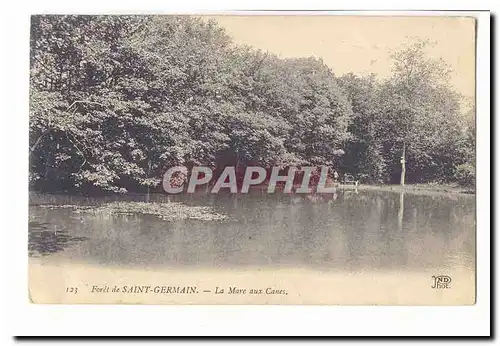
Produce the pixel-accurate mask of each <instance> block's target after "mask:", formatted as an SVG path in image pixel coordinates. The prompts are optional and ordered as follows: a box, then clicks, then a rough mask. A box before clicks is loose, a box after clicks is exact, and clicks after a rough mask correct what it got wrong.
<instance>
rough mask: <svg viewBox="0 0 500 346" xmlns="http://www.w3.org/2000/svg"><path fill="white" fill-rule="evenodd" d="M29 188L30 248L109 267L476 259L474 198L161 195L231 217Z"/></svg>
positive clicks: (392, 264) (401, 264) (362, 265)
mask: <svg viewBox="0 0 500 346" xmlns="http://www.w3.org/2000/svg"><path fill="white" fill-rule="evenodd" d="M145 198H146V197H145V196H140V195H136V196H119V197H118V196H117V197H102V198H86V197H71V196H59V195H35V194H32V195H31V196H30V227H29V253H30V256H31V257H37V258H39V259H41V260H43V261H48V262H51V261H52V262H58V263H69V262H72V261H74V262H78V263H82V262H83V263H88V264H89V265H94V266H102V267H111V266H113V267H115V266H120V267H130V268H158V267H160V268H162V267H163V268H180V269H182V268H186V269H187V268H218V269H225V268H228V269H232V268H245V267H269V268H307V269H313V270H323V271H324V270H327V271H328V270H342V271H349V272H364V271H372V272H373V271H388V270H397V271H400V270H408V271H421V270H434V269H449V270H453V269H455V268H463V269H467V270H474V266H475V198H474V196H473V195H463V194H429V195H425V194H411V193H404V194H403V193H400V192H387V191H354V190H344V191H342V190H339V191H338V192H337V193H336V194H334V195H330V196H329V197H328V198H321V197H318V196H309V197H307V196H300V195H295V196H292V195H282V194H275V195H266V194H262V193H259V192H257V193H251V194H248V195H220V194H219V195H180V196H174V197H172V196H171V197H168V196H166V195H153V196H151V198H150V200H151V201H154V202H162V203H168V202H169V201H181V202H183V203H186V204H188V205H190V206H210V207H212V208H213V210H214V211H215V212H217V213H220V214H223V215H227V218H226V219H224V220H212V221H205V220H203V221H202V220H190V219H188V220H177V221H165V220H161V219H158V218H157V217H155V216H154V215H143V214H127V215H111V214H89V213H82V212H79V210H78V209H77V208H70V207H63V208H53V207H48V206H49V205H50V206H57V205H58V206H71V205H73V206H74V205H81V206H89V205H97V206H102V205H106V203H109V202H112V201H115V200H120V201H144V200H145Z"/></svg>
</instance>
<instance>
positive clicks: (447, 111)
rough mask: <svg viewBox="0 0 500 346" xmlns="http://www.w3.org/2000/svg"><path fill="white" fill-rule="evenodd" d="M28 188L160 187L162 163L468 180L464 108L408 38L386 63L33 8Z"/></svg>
mask: <svg viewBox="0 0 500 346" xmlns="http://www.w3.org/2000/svg"><path fill="white" fill-rule="evenodd" d="M30 40H31V42H30V122H29V140H30V143H29V150H30V152H29V155H30V172H29V173H30V174H29V182H30V188H31V189H35V190H42V191H74V192H85V193H91V192H95V193H97V192H144V191H150V190H151V191H156V190H158V191H161V182H162V177H163V174H164V173H165V171H166V170H167V169H168V168H169V167H172V166H178V165H182V166H186V167H193V166H195V165H202V166H207V167H213V168H214V169H216V170H217V169H223V168H224V167H226V166H235V167H237V170H239V169H240V168H241V169H242V170H244V167H245V166H250V165H252V166H260V167H264V168H270V167H273V166H278V167H283V168H286V167H301V166H319V165H327V166H329V167H333V168H334V169H336V170H337V171H338V172H340V173H341V174H345V173H349V174H352V175H354V176H356V177H357V178H358V179H359V180H360V182H361V183H363V184H399V183H400V176H401V170H402V168H401V158H402V156H404V158H405V162H406V182H407V183H408V184H414V183H438V184H441V183H442V184H448V183H452V184H459V185H461V186H467V187H474V184H475V116H474V113H475V110H474V107H473V106H471V105H468V106H467V102H466V100H465V98H464V97H463V96H462V95H460V94H459V93H457V92H456V91H455V90H454V89H453V87H452V86H451V84H450V79H449V77H450V73H451V72H452V71H451V69H450V67H449V66H448V65H447V64H446V63H445V62H444V61H443V60H440V59H434V58H431V57H429V56H428V55H427V54H426V49H427V48H428V46H429V45H432V42H428V41H422V40H415V41H411V42H408V44H407V45H405V46H404V47H401V49H400V50H397V51H395V52H393V54H392V66H393V69H392V74H391V75H390V76H389V77H386V78H381V77H379V76H377V75H374V74H372V75H367V76H359V75H355V74H353V73H349V74H346V75H336V74H335V71H332V69H331V68H329V67H328V66H327V65H325V64H324V62H323V61H322V60H321V59H319V58H314V57H303V58H279V57H278V56H276V55H275V54H272V53H269V52H265V51H261V50H258V49H255V48H253V47H249V46H243V45H239V44H236V43H235V42H234V41H233V40H232V39H231V37H230V36H229V34H228V33H227V32H226V31H225V30H224V29H223V28H222V27H220V26H219V25H218V24H217V23H216V22H215V21H212V20H207V19H203V18H197V17H190V16H52V15H43V16H32V19H31V37H30Z"/></svg>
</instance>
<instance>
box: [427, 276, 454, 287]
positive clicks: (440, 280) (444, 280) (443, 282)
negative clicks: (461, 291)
mask: <svg viewBox="0 0 500 346" xmlns="http://www.w3.org/2000/svg"><path fill="white" fill-rule="evenodd" d="M432 281H433V285H432V286H431V288H434V289H444V288H451V277H449V276H447V275H438V276H434V275H433V276H432Z"/></svg>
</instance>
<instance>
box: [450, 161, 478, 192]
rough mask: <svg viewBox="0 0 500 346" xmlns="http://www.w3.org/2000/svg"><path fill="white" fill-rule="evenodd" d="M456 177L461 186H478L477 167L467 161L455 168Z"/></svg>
mask: <svg viewBox="0 0 500 346" xmlns="http://www.w3.org/2000/svg"><path fill="white" fill-rule="evenodd" d="M455 179H456V181H457V183H458V184H459V185H460V186H466V187H475V186H476V169H475V167H474V166H473V165H471V164H469V163H465V164H462V165H458V166H457V167H456V169H455Z"/></svg>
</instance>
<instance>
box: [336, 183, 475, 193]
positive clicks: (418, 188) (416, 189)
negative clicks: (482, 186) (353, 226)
mask: <svg viewBox="0 0 500 346" xmlns="http://www.w3.org/2000/svg"><path fill="white" fill-rule="evenodd" d="M338 187H339V188H341V189H357V190H375V191H395V192H401V191H404V192H411V193H424V194H426V193H452V194H457V193H460V194H472V195H474V194H476V191H475V190H474V189H472V188H466V187H462V186H458V185H452V184H409V185H405V186H401V185H364V184H361V185H358V186H357V187H356V186H354V185H339V186H338Z"/></svg>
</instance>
